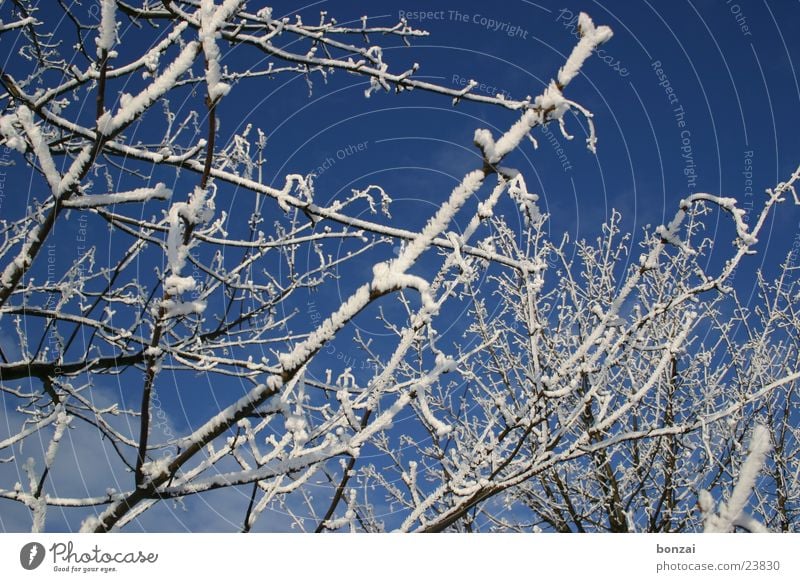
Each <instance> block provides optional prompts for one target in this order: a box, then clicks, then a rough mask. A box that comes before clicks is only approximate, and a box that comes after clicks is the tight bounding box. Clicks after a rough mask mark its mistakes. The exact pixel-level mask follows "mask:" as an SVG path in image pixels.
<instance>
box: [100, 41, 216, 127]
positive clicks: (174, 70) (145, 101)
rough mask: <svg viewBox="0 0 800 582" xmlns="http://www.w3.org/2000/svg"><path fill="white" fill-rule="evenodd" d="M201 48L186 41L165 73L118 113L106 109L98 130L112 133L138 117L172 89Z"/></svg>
mask: <svg viewBox="0 0 800 582" xmlns="http://www.w3.org/2000/svg"><path fill="white" fill-rule="evenodd" d="M199 48H200V44H199V43H197V42H196V41H192V42H188V43H186V46H184V47H183V50H181V52H180V54H179V55H178V56H177V57H176V58H175V60H174V61H172V63H170V65H169V66H168V67H167V68H166V70H165V71H164V73H163V74H161V75H160V76H159V77H156V78H155V79H154V80H153V82H152V83H150V85H148V86H147V87H146V88H145V89H144V90H142V91H141V92H140V93H138V94H137V95H135V96H133V97H131V98H130V99H127V100H126V103H125V105H124V106H122V105H120V108H119V110H118V111H117V113H115V114H114V115H112V114H111V112H110V111H106V112H105V113H104V114H103V115H101V116H100V118H99V119H98V120H97V130H98V131H99V132H100V133H101V134H103V135H111V134H113V133H114V132H116V131H118V130H120V129H122V128H123V127H125V126H126V125H128V124H129V123H130V122H132V121H133V120H134V119H136V118H138V117H139V116H140V115H141V114H142V113H144V111H145V110H146V109H147V108H148V107H150V106H151V105H152V104H153V103H155V102H156V101H157V100H158V99H160V98H161V97H162V96H163V95H164V94H165V93H167V91H169V90H170V89H172V88H173V87H174V86H175V83H176V81H177V80H178V79H179V78H180V77H181V75H183V74H184V73H186V72H187V71H188V70H189V69H190V68H191V67H192V63H194V59H195V58H196V57H197V52H198V50H199Z"/></svg>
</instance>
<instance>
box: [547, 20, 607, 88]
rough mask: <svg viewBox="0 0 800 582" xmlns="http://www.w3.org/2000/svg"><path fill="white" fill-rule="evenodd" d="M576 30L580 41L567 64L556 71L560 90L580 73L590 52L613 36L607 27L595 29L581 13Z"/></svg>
mask: <svg viewBox="0 0 800 582" xmlns="http://www.w3.org/2000/svg"><path fill="white" fill-rule="evenodd" d="M578 30H579V32H580V34H581V39H580V40H579V41H578V44H577V45H576V46H575V48H573V49H572V53H570V55H569V58H568V59H567V62H566V63H564V66H563V67H561V69H560V70H559V71H558V84H559V85H560V86H561V88H562V89H563V88H564V87H566V86H567V85H568V84H569V82H570V81H572V79H574V78H575V76H576V75H577V74H578V73H579V72H580V70H581V67H582V66H583V63H584V62H585V61H586V59H588V58H589V56H590V55H591V54H592V51H594V49H595V48H597V47H598V46H599V45H601V44H603V43H604V42H606V41H607V40H608V39H610V38H611V36H612V35H613V33H612V31H611V29H610V28H609V27H607V26H598V27H596V28H595V26H594V23H593V22H592V19H591V18H589V15H587V14H586V13H585V12H581V13H580V16H578Z"/></svg>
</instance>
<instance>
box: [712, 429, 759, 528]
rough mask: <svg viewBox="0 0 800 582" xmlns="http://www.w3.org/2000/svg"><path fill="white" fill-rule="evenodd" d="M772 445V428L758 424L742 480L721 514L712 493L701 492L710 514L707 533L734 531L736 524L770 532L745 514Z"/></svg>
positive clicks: (743, 467)
mask: <svg viewBox="0 0 800 582" xmlns="http://www.w3.org/2000/svg"><path fill="white" fill-rule="evenodd" d="M771 448H772V446H771V444H770V433H769V429H767V427H765V426H763V425H760V424H757V425H756V426H755V428H753V435H752V436H751V437H750V454H749V455H748V457H747V459H746V460H745V462H744V464H743V465H742V468H741V469H740V470H739V480H738V481H737V483H736V486H735V487H734V488H733V492H732V493H731V496H730V499H728V502H727V503H723V504H722V505H721V507H720V510H719V514H718V515H714V514H711V512H712V511H713V505H714V502H713V499H712V497H711V494H710V493H709V492H707V491H703V492H701V494H700V496H699V504H700V508H701V509H702V510H703V512H704V513H706V514H708V515H706V524H705V532H706V533H725V532H730V531H733V527H734V526H740V527H744V528H746V529H748V530H749V531H751V532H764V531H767V529H766V527H765V526H764V525H763V524H761V523H760V522H758V521H757V520H756V519H755V518H753V517H752V516H750V515H748V514H747V513H745V511H744V508H745V507H746V506H747V501H748V499H749V498H750V494H751V493H752V492H753V488H754V487H755V484H756V479H757V478H758V474H759V473H760V472H761V469H762V467H763V466H764V462H765V461H766V459H767V454H768V453H769V451H770V449H771Z"/></svg>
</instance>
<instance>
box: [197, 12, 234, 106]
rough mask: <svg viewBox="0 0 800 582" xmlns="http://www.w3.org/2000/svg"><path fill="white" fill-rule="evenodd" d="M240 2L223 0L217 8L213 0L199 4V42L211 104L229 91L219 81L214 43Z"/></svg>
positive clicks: (219, 75)
mask: <svg viewBox="0 0 800 582" xmlns="http://www.w3.org/2000/svg"><path fill="white" fill-rule="evenodd" d="M242 2H243V0H225V2H223V3H222V5H221V6H219V7H218V6H216V5H215V4H214V0H202V2H201V3H200V11H199V15H200V42H201V44H202V46H203V54H204V55H205V58H206V83H207V84H208V96H209V98H210V99H211V101H212V102H215V101H217V100H218V99H220V98H221V97H223V96H225V95H227V94H228V91H230V89H231V88H230V85H228V84H227V83H223V82H222V81H221V79H222V70H221V68H220V64H219V59H220V51H219V47H218V46H217V41H216V38H217V36H219V28H220V27H221V26H222V25H223V24H224V23H225V21H226V20H228V19H229V18H230V17H231V16H232V15H233V13H234V12H236V10H238V9H239V6H240V5H241V4H242Z"/></svg>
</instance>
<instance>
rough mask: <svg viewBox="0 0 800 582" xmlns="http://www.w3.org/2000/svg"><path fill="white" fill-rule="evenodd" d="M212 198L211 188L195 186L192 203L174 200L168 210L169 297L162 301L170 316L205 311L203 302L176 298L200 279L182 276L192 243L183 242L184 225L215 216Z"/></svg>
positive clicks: (166, 289)
mask: <svg viewBox="0 0 800 582" xmlns="http://www.w3.org/2000/svg"><path fill="white" fill-rule="evenodd" d="M213 213H214V202H213V197H209V189H206V188H200V187H199V186H197V187H195V189H194V191H193V193H192V195H191V197H190V198H189V202H175V203H173V204H172V206H171V207H170V209H169V214H168V216H167V221H168V223H169V230H168V231H167V268H168V269H169V271H170V275H169V276H167V277H166V279H165V280H164V291H165V292H166V294H167V295H168V296H169V297H168V298H167V299H165V300H164V301H162V302H161V304H162V306H163V307H164V308H165V309H166V311H167V316H168V317H176V316H181V315H188V314H191V313H202V312H203V311H204V310H205V307H206V304H205V302H203V301H188V302H182V301H178V300H175V299H174V298H175V297H177V296H179V295H180V294H182V293H185V292H187V291H192V290H194V289H195V288H196V286H197V282H196V281H195V280H194V278H193V277H191V276H182V275H181V270H182V269H183V268H184V266H185V265H186V257H187V256H188V254H189V246H188V245H185V244H183V237H184V230H183V229H184V225H192V226H194V225H197V224H200V223H202V222H206V221H208V220H210V219H211V218H212V217H213Z"/></svg>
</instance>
